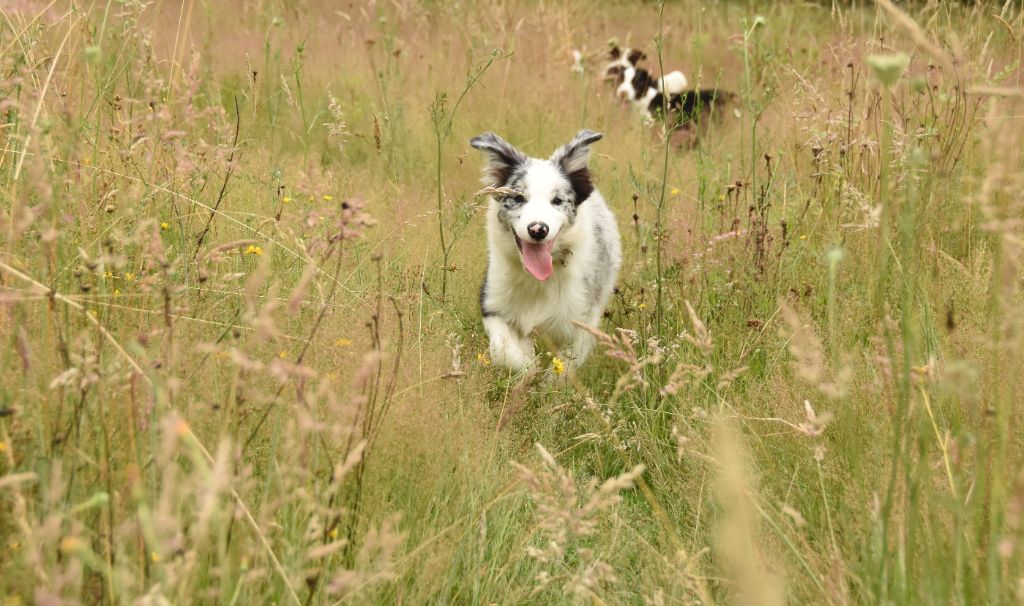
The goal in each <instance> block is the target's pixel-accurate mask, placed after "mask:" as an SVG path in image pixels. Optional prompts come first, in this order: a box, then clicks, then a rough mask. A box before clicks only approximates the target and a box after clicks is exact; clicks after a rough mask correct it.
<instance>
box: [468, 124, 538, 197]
mask: <svg viewBox="0 0 1024 606" xmlns="http://www.w3.org/2000/svg"><path fill="white" fill-rule="evenodd" d="M469 144H470V145H472V146H473V147H475V148H477V149H479V150H480V151H482V152H484V154H485V155H486V156H487V166H485V167H484V183H485V184H486V185H491V186H494V187H502V186H503V185H505V184H506V183H507V182H508V179H509V177H511V176H512V172H513V171H514V170H515V169H516V167H517V166H519V165H520V164H522V163H524V162H526V154H524V153H523V152H521V151H519V150H518V149H516V148H514V147H512V144H510V143H509V142H508V141H506V140H504V139H502V138H501V137H499V136H498V135H496V134H494V133H491V132H487V133H484V134H482V135H480V136H478V137H473V138H472V139H470V140H469Z"/></svg>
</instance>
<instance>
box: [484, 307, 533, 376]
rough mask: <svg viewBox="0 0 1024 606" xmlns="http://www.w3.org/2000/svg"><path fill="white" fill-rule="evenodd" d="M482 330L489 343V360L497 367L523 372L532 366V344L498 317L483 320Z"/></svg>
mask: <svg viewBox="0 0 1024 606" xmlns="http://www.w3.org/2000/svg"><path fill="white" fill-rule="evenodd" d="M484 330H486V331H487V337H488V338H489V339H490V341H491V360H492V361H493V362H494V363H495V364H496V365H498V366H501V367H504V368H508V369H510V370H514V371H517V372H519V371H524V370H527V369H528V368H530V366H531V365H532V364H533V342H532V341H530V339H529V338H528V337H523V336H520V335H519V334H518V332H517V331H516V330H515V329H514V328H512V327H511V326H509V324H508V322H506V321H505V320H502V319H501V318H500V317H498V316H488V317H485V318H484Z"/></svg>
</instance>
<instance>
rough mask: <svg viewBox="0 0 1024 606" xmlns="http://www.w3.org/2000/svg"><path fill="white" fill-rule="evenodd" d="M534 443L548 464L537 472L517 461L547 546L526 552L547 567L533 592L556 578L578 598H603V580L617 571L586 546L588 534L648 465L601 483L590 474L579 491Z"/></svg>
mask: <svg viewBox="0 0 1024 606" xmlns="http://www.w3.org/2000/svg"><path fill="white" fill-rule="evenodd" d="M535 446H536V447H537V451H538V452H539V454H540V458H541V461H542V463H543V467H542V468H541V469H539V470H537V471H534V470H531V469H530V468H529V467H526V466H525V465H521V464H519V463H516V462H515V461H513V462H512V466H513V467H514V468H515V469H516V471H517V472H518V474H519V480H520V481H521V482H522V483H523V484H525V485H526V490H527V493H528V494H529V495H530V498H531V499H532V500H533V502H534V504H535V506H536V508H537V517H538V521H537V524H538V527H539V529H540V535H541V537H540V542H541V543H542V545H543V546H542V547H533V546H531V547H527V548H526V551H527V554H528V555H529V556H530V557H531V558H533V559H534V560H537V561H538V562H540V563H542V564H544V565H545V566H546V567H547V569H545V570H543V571H541V573H540V574H539V575H538V576H537V577H536V579H535V580H536V586H535V588H534V590H533V592H532V594H538V593H540V592H542V591H544V590H546V589H547V588H548V586H549V585H551V584H552V583H560V585H561V589H562V591H564V592H565V593H567V594H570V595H573V596H575V597H576V599H579V600H584V599H587V598H593V599H598V596H599V592H600V591H601V587H602V585H604V584H608V583H614V582H615V580H616V577H615V571H614V570H613V569H612V567H611V566H609V565H608V564H607V562H604V561H603V560H602V559H601V556H600V555H599V554H598V553H596V552H595V551H594V550H593V549H590V548H588V547H586V546H585V545H586V542H585V539H586V538H587V537H590V536H592V535H594V534H595V533H596V532H597V528H598V523H599V520H598V516H599V515H600V514H601V513H602V512H604V511H606V510H609V509H611V508H613V507H614V506H615V505H616V504H618V503H619V502H620V501H621V500H622V497H621V496H619V493H620V492H621V491H623V490H627V489H629V488H632V486H633V483H634V482H635V481H636V479H637V478H639V477H640V476H641V475H642V474H643V471H644V466H643V465H637V466H635V467H634V468H633V469H631V470H629V471H627V472H626V473H623V474H621V475H619V476H616V477H612V478H609V479H607V480H605V481H604V482H603V483H601V484H600V485H599V484H598V481H597V479H591V480H590V482H588V483H587V484H586V485H585V486H584V487H583V489H582V490H580V489H579V488H578V487H577V485H576V480H575V479H573V477H572V475H571V474H570V473H569V472H568V471H566V470H565V469H564V468H563V467H562V466H561V465H559V464H558V462H557V461H555V458H554V457H553V456H551V453H549V452H548V451H547V450H546V449H545V448H544V447H543V446H541V445H540V444H536V445H535ZM552 571H554V573H553V574H552ZM532 594H531V595H532Z"/></svg>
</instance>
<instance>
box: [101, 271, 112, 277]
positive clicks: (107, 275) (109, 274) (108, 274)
mask: <svg viewBox="0 0 1024 606" xmlns="http://www.w3.org/2000/svg"><path fill="white" fill-rule="evenodd" d="M103 277H104V278H113V277H114V272H112V271H106V272H103Z"/></svg>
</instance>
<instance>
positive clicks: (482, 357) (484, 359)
mask: <svg viewBox="0 0 1024 606" xmlns="http://www.w3.org/2000/svg"><path fill="white" fill-rule="evenodd" d="M476 361H477V362H479V363H480V364H481V365H483V366H490V365H491V361H490V359H488V357H487V356H486V355H485V354H482V353H478V354H476Z"/></svg>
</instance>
